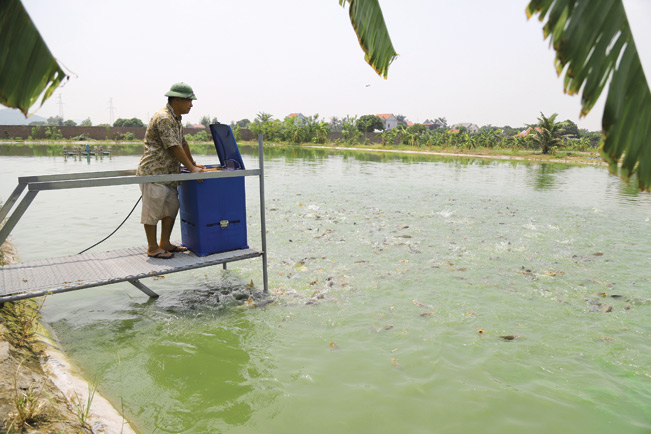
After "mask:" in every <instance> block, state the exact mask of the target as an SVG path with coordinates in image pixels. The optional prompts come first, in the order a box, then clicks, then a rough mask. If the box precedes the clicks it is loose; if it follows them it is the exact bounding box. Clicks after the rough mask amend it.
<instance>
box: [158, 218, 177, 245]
mask: <svg viewBox="0 0 651 434" xmlns="http://www.w3.org/2000/svg"><path fill="white" fill-rule="evenodd" d="M173 227H174V217H164V218H163V220H161V229H160V244H159V246H160V248H161V249H163V250H174V248H176V246H175V245H173V244H172V243H171V242H170V236H171V235H172V228H173ZM155 239H156V238H154V240H155Z"/></svg>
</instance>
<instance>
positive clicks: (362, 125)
mask: <svg viewBox="0 0 651 434" xmlns="http://www.w3.org/2000/svg"><path fill="white" fill-rule="evenodd" d="M355 125H356V126H357V129H358V130H360V131H361V132H363V133H372V132H373V131H375V130H380V131H384V122H382V119H380V118H379V117H378V116H375V115H363V116H360V117H359V119H357V123H356V124H355Z"/></svg>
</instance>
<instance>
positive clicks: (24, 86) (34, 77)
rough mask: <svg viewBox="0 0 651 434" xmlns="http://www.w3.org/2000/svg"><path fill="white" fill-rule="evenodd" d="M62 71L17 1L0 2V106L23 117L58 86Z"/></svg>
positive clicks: (6, 0)
mask: <svg viewBox="0 0 651 434" xmlns="http://www.w3.org/2000/svg"><path fill="white" fill-rule="evenodd" d="M64 78H66V74H65V73H64V72H63V70H62V69H61V67H60V66H59V64H58V63H57V61H56V60H55V59H54V57H52V53H51V52H50V50H49V49H48V48H47V46H46V45H45V42H44V41H43V38H41V35H40V34H39V33H38V30H36V27H35V26H34V23H33V22H32V20H31V19H30V18H29V15H28V14H27V11H26V10H25V8H24V7H23V5H22V3H21V2H20V0H0V104H3V105H5V106H7V107H14V108H17V109H20V111H21V112H23V114H24V115H25V116H27V112H28V111H29V108H30V107H31V106H32V105H34V103H35V102H36V100H37V99H38V98H39V96H40V95H41V94H43V98H42V99H41V105H43V103H44V102H45V100H47V99H48V98H49V97H50V96H51V95H52V92H54V90H55V89H56V88H57V86H59V85H60V84H61V82H62V81H63V79H64Z"/></svg>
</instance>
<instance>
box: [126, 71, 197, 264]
mask: <svg viewBox="0 0 651 434" xmlns="http://www.w3.org/2000/svg"><path fill="white" fill-rule="evenodd" d="M165 96H167V97H168V99H167V105H166V106H165V108H163V109H161V110H159V111H157V112H156V113H155V114H154V115H153V116H152V118H151V120H150V121H149V125H148V126H147V132H146V133H145V152H144V153H143V156H142V158H141V159H140V163H139V164H138V170H137V171H136V174H137V175H139V176H145V175H166V174H175V173H180V166H179V164H183V166H185V168H186V169H188V170H189V171H190V172H192V173H196V172H202V171H203V168H204V166H202V165H200V164H197V163H196V162H195V161H194V159H193V158H192V154H191V153H190V148H189V147H188V142H187V141H186V140H185V137H184V136H183V124H182V123H181V116H183V115H185V114H188V113H190V109H192V101H193V100H195V99H197V97H196V96H195V95H194V92H193V91H192V88H191V87H190V86H189V85H187V84H185V83H176V84H174V85H172V87H171V88H170V90H169V92H167V93H166V94H165ZM177 185H178V182H175V181H174V182H165V183H146V184H140V190H141V191H142V216H141V219H140V223H142V224H143V225H144V226H145V234H146V236H147V256H149V257H151V258H160V259H169V258H172V257H174V252H185V251H187V250H188V249H187V248H186V247H183V246H175V245H174V244H172V243H171V242H170V235H171V234H172V228H173V227H174V220H175V219H176V215H177V213H178V211H179V197H178V191H177ZM159 221H160V222H161V236H160V243H159V242H158V241H157V236H156V228H157V225H158V222H159Z"/></svg>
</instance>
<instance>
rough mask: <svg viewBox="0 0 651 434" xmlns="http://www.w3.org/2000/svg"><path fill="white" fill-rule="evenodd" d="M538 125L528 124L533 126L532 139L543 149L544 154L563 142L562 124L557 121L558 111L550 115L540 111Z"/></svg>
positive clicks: (530, 126)
mask: <svg viewBox="0 0 651 434" xmlns="http://www.w3.org/2000/svg"><path fill="white" fill-rule="evenodd" d="M540 116H541V117H539V118H538V124H537V125H528V127H529V128H531V140H533V142H534V143H535V144H537V145H538V146H540V148H541V149H542V153H543V154H549V152H550V151H552V150H553V149H554V148H555V147H556V146H559V145H560V144H561V142H562V141H561V137H560V136H561V133H562V131H563V130H562V128H561V127H562V126H561V124H560V123H556V122H555V119H556V116H558V113H554V114H553V115H551V116H550V117H545V115H544V114H543V113H542V112H540Z"/></svg>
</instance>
